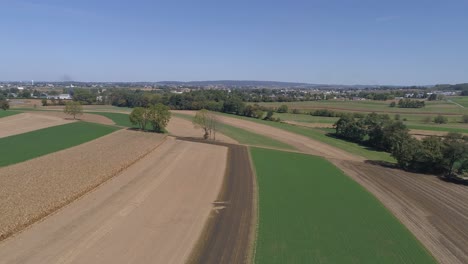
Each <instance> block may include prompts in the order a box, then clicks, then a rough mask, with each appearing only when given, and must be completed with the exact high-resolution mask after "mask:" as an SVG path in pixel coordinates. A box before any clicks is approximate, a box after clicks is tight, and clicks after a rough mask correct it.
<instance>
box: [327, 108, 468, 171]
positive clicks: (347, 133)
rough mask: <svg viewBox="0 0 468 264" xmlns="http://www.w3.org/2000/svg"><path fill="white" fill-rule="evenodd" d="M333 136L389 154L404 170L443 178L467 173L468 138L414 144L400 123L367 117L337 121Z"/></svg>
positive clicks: (456, 136) (431, 139) (458, 136)
mask: <svg viewBox="0 0 468 264" xmlns="http://www.w3.org/2000/svg"><path fill="white" fill-rule="evenodd" d="M335 135H336V136H338V137H340V138H343V139H346V140H349V141H353V142H356V143H360V144H364V145H367V146H370V147H373V148H375V149H379V150H383V151H386V152H389V153H391V155H392V156H393V157H394V158H395V159H396V160H397V164H398V165H399V167H401V168H403V169H405V170H410V171H415V172H423V173H433V174H440V175H444V176H446V177H454V176H457V175H461V174H463V173H465V172H466V171H467V170H468V137H466V136H462V135H461V134H459V133H448V134H447V136H445V137H443V138H440V137H436V136H429V137H426V138H424V139H422V140H417V139H415V138H414V137H412V136H411V135H410V134H409V129H408V128H407V127H406V125H405V124H403V122H401V121H399V120H394V119H391V118H390V117H389V116H388V115H386V114H384V115H379V114H376V113H371V114H369V115H367V116H366V117H364V118H359V119H356V118H354V117H352V116H351V115H347V116H343V117H341V118H340V119H339V120H338V121H337V122H336V123H335Z"/></svg>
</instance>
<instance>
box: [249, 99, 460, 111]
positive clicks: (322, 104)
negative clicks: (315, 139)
mask: <svg viewBox="0 0 468 264" xmlns="http://www.w3.org/2000/svg"><path fill="white" fill-rule="evenodd" d="M449 99H452V98H449ZM456 100H457V99H456ZM458 100H460V99H458ZM390 102H391V101H373V100H366V101H342V100H322V101H306V102H274V103H258V104H259V105H262V106H267V107H279V106H280V105H283V104H285V105H287V106H288V107H289V109H290V110H291V109H299V110H302V111H311V110H312V111H313V110H315V109H326V108H328V109H331V110H334V111H337V112H340V111H341V112H345V111H357V112H374V111H375V112H386V113H409V114H414V113H419V114H427V113H445V114H458V115H462V114H467V113H468V109H465V108H461V107H459V106H457V105H455V104H453V103H451V102H448V101H426V106H425V107H423V108H398V107H390V106H389V104H390Z"/></svg>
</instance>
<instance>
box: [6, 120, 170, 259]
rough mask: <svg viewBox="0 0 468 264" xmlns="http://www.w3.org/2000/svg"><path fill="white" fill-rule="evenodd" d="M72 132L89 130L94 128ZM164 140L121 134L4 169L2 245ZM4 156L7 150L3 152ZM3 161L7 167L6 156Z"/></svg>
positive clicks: (128, 132)
mask: <svg viewBox="0 0 468 264" xmlns="http://www.w3.org/2000/svg"><path fill="white" fill-rule="evenodd" d="M73 124H80V123H73ZM73 128H74V129H80V128H82V129H85V130H91V129H92V128H93V126H83V127H73ZM163 138H164V137H163V136H161V135H156V134H152V133H140V132H134V131H126V130H121V131H118V132H115V133H112V134H110V135H107V136H104V137H101V138H99V139H96V140H93V141H90V142H87V143H85V144H81V145H79V146H76V147H73V148H69V149H66V150H63V151H58V152H55V153H52V154H49V155H45V156H42V157H39V158H36V159H32V160H29V161H26V162H22V163H19V164H16V165H11V166H7V167H3V168H0V186H2V188H0V211H1V212H3V213H2V214H0V240H1V239H3V238H5V237H7V236H8V235H9V234H11V233H12V232H14V231H18V230H21V229H22V228H24V227H25V226H27V225H29V224H31V223H32V222H34V221H36V220H37V219H40V218H41V217H43V216H45V215H47V214H48V213H51V212H53V211H55V210H56V209H57V208H60V207H62V206H63V205H65V204H67V203H68V202H70V201H73V200H74V199H75V198H77V197H79V196H80V195H82V194H83V193H85V192H87V191H89V190H90V189H92V188H94V187H96V186H97V185H99V184H101V183H102V182H104V181H105V180H107V179H109V178H110V177H112V176H114V175H115V174H117V173H119V172H120V171H121V170H123V169H125V168H127V167H128V166H129V165H131V164H132V163H133V162H135V161H136V160H138V159H139V158H140V157H142V155H145V154H146V153H148V152H149V151H151V150H153V149H154V148H155V147H156V146H157V145H158V144H159V143H160V142H162V140H163ZM6 139H8V138H6ZM17 145H18V144H17ZM0 151H4V149H3V148H2V147H0ZM18 153H20V152H17V154H16V155H17V156H19V154H18ZM1 157H2V162H3V161H4V159H3V157H4V156H3V154H2V155H1ZM5 212H7V213H5ZM0 262H1V261H0Z"/></svg>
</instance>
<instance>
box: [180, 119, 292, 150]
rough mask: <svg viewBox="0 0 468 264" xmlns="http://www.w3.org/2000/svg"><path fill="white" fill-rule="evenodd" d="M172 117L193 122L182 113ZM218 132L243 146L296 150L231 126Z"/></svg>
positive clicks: (277, 141)
mask: <svg viewBox="0 0 468 264" xmlns="http://www.w3.org/2000/svg"><path fill="white" fill-rule="evenodd" d="M172 115H173V116H175V117H179V118H183V119H186V120H189V121H192V120H193V117H192V116H189V115H184V114H180V113H172ZM218 130H219V132H221V133H222V134H224V135H226V136H228V137H230V138H232V139H234V140H236V141H237V142H239V143H241V144H245V145H251V146H263V147H269V148H279V149H285V150H295V148H294V147H293V146H290V145H288V144H286V143H283V142H281V141H279V140H275V139H272V138H270V137H267V136H263V135H260V134H257V133H253V132H250V131H247V130H245V129H242V128H238V127H235V126H230V125H227V124H222V123H221V124H219V126H218Z"/></svg>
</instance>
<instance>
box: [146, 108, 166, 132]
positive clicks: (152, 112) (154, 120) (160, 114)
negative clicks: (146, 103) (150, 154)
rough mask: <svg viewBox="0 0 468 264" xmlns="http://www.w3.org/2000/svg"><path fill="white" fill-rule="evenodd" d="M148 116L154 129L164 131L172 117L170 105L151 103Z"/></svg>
mask: <svg viewBox="0 0 468 264" xmlns="http://www.w3.org/2000/svg"><path fill="white" fill-rule="evenodd" d="M147 117H148V122H149V123H150V124H151V127H152V128H153V131H154V132H158V133H162V132H164V129H165V128H166V126H167V124H168V123H169V120H170V119H171V112H170V111H169V107H168V106H165V105H163V104H156V105H151V106H150V107H149V108H148V115H147Z"/></svg>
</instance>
